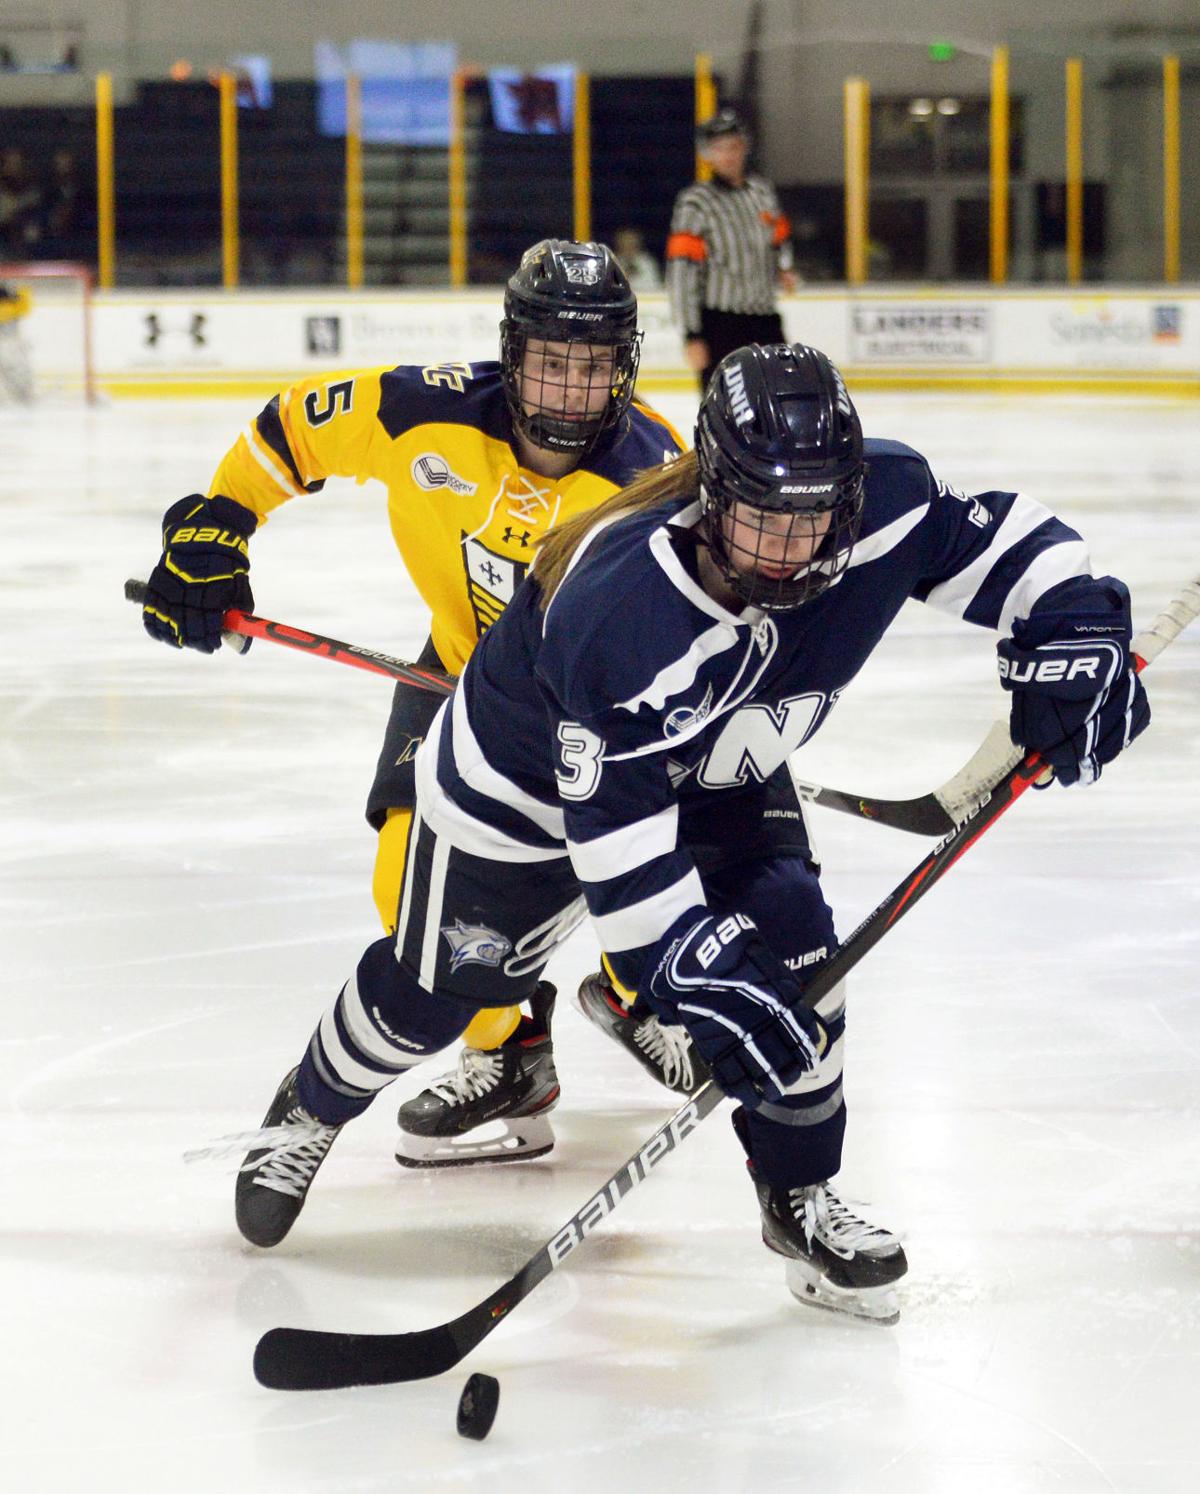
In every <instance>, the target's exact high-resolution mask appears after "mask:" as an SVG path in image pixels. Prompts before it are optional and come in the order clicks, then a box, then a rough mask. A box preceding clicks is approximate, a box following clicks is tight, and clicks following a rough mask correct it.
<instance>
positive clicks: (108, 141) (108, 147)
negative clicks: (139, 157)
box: [96, 73, 117, 290]
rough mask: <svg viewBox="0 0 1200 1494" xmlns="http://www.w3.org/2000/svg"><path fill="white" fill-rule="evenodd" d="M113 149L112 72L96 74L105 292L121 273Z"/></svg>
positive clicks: (99, 243)
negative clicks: (118, 270)
mask: <svg viewBox="0 0 1200 1494" xmlns="http://www.w3.org/2000/svg"><path fill="white" fill-rule="evenodd" d="M114 160H115V155H114V150H113V86H112V74H111V73H97V75H96V266H97V270H98V271H99V274H98V279H99V282H100V288H101V290H111V289H112V288H113V286H114V285H115V283H116V270H117V195H116V179H117V176H116V167H115V165H114Z"/></svg>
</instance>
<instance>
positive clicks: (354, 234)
mask: <svg viewBox="0 0 1200 1494" xmlns="http://www.w3.org/2000/svg"><path fill="white" fill-rule="evenodd" d="M362 283H363V174H362V79H361V78H360V77H359V76H358V74H357V73H349V74H347V77H346V284H347V285H348V286H349V287H350V289H351V290H359V289H361V287H362Z"/></svg>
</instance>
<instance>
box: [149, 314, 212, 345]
mask: <svg viewBox="0 0 1200 1494" xmlns="http://www.w3.org/2000/svg"><path fill="white" fill-rule="evenodd" d="M207 320H208V317H207V315H206V314H205V313H204V312H203V311H193V312H192V314H191V317H190V318H189V319H188V322H187V325H186V326H179V327H173V326H164V325H163V320H162V317H161V316H159V314H158V312H157V311H151V312H149V313H148V314H147V316H146V318H145V321H146V346H147V347H148V348H156V347H157V346H158V345H159V343H160V342H161V341H162V339H163V338H164V337H167V336H172V337H175V336H178V337H187V338H189V339H190V340H191V344H192V346H193V347H194V348H202V347H205V346H206V345H207V343H208V338H207V337H206V336H205V331H204V326H205V323H206V322H207Z"/></svg>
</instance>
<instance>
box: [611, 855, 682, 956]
mask: <svg viewBox="0 0 1200 1494" xmlns="http://www.w3.org/2000/svg"><path fill="white" fill-rule="evenodd" d="M704 906H705V897H704V887H703V885H702V883H701V881H700V873H699V872H698V871H696V870H695V868H693V869H692V870H691V871H689V872H688V874H687V876H685V877H681V878H680V879H679V881H678V882H674V883H672V885H671V886H670V887H668V888H666V889H665V890H664V891H662V892H658V893H655V895H654V896H653V897H648V898H645V899H643V901H642V902H640V903H633V904H632V905H631V906H630V907H628V908H620V909H618V910H617V911H616V912H614V913H605V914H602V915H600V916H599V917H597V916H595V915H593V918H592V922H593V923H594V924H595V926H596V932H597V934H598V935H599V936H600V947H601V948H602V949H606V950H608V951H609V952H610V953H611V954H620V953H621V951H622V950H626V949H640V948H641V947H642V945H644V944H656V943H657V942H658V940H659V939H661V938H662V936H663V935H664V934H665V933H666V932H667V930H668V929H669V928H670V927H671V925H672V924H673V923H674V922H675V920H676V919H677V918H678V917H679V915H680V914H681V913H686V912H687V910H688V909H689V908H703V907H704Z"/></svg>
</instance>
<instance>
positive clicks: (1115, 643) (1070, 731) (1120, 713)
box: [996, 576, 1150, 788]
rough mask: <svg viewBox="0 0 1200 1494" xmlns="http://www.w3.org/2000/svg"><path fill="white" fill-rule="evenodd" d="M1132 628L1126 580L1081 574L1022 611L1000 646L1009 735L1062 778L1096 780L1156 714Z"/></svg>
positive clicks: (1064, 781)
mask: <svg viewBox="0 0 1200 1494" xmlns="http://www.w3.org/2000/svg"><path fill="white" fill-rule="evenodd" d="M1132 633H1133V627H1132V623H1131V620H1130V615H1129V593H1128V591H1127V590H1126V589H1125V586H1124V585H1123V584H1122V583H1121V582H1120V581H1117V580H1115V579H1114V578H1113V577H1112V576H1102V577H1100V578H1099V579H1098V580H1093V578H1092V577H1091V576H1081V577H1076V578H1075V579H1074V580H1072V581H1070V582H1068V583H1065V585H1064V587H1062V588H1060V589H1059V591H1058V594H1057V595H1056V596H1055V597H1054V599H1053V602H1052V603H1051V604H1049V605H1047V603H1046V599H1043V601H1042V602H1039V604H1038V606H1037V607H1036V608H1035V609H1034V611H1033V613H1032V614H1031V616H1030V617H1028V618H1018V619H1017V620H1016V622H1014V624H1013V630H1012V638H1011V639H1007V638H1006V639H1002V640H1001V642H1000V643H999V644H997V646H996V652H997V654H998V656H999V668H1000V683H1001V684H1002V685H1003V686H1004V688H1005V689H1006V690H1008V691H1010V692H1011V693H1012V709H1011V712H1010V714H1009V734H1010V735H1011V737H1012V739H1013V741H1014V742H1015V743H1016V744H1017V745H1018V746H1019V747H1023V748H1024V749H1025V750H1026V751H1027V752H1036V753H1037V754H1038V755H1039V756H1040V757H1042V758H1043V759H1044V760H1045V762H1046V764H1047V765H1048V766H1049V767H1051V768H1053V770H1054V776H1055V778H1057V779H1058V781H1059V783H1061V784H1064V785H1066V786H1069V785H1071V784H1073V783H1084V784H1088V783H1095V781H1096V780H1097V779H1098V778H1099V777H1100V773H1101V771H1102V769H1103V767H1104V765H1105V763H1109V762H1111V761H1112V760H1113V758H1115V757H1116V756H1117V754H1118V753H1120V752H1122V751H1123V750H1124V749H1125V748H1126V747H1128V746H1129V744H1130V742H1132V741H1133V739H1134V738H1135V737H1136V736H1137V735H1138V734H1139V733H1140V732H1142V731H1144V730H1145V728H1146V726H1147V724H1148V722H1149V720H1150V705H1149V702H1148V701H1147V700H1146V692H1145V690H1144V689H1143V688H1142V682H1141V681H1140V680H1139V679H1138V677H1137V672H1136V671H1135V669H1134V667H1133V655H1132V649H1131V638H1132ZM1046 786H1048V785H1045V784H1041V783H1039V784H1038V785H1037V787H1039V788H1041V787H1046Z"/></svg>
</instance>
